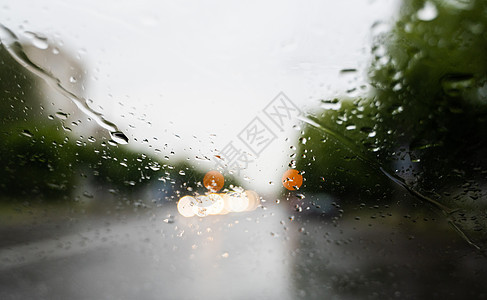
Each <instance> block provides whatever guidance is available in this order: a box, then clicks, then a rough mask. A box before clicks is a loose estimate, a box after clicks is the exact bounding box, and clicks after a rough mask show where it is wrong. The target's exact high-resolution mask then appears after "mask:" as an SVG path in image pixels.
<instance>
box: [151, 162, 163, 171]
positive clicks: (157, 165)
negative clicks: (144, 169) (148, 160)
mask: <svg viewBox="0 0 487 300" xmlns="http://www.w3.org/2000/svg"><path fill="white" fill-rule="evenodd" d="M149 168H150V169H151V170H152V171H159V170H160V169H161V165H160V164H158V163H156V162H153V163H152V164H151V165H150V166H149Z"/></svg>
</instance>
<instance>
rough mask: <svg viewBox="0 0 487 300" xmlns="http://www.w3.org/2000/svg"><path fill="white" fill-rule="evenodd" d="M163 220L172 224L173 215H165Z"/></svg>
mask: <svg viewBox="0 0 487 300" xmlns="http://www.w3.org/2000/svg"><path fill="white" fill-rule="evenodd" d="M163 221H164V222H165V223H167V224H172V223H174V216H172V215H168V217H167V218H165V219H164V220H163Z"/></svg>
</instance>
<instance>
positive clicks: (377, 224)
mask: <svg viewBox="0 0 487 300" xmlns="http://www.w3.org/2000/svg"><path fill="white" fill-rule="evenodd" d="M291 215H295V213H292V212H291V211H290V210H289V209H288V208H286V206H284V205H280V206H279V205H274V206H273V205H269V206H268V207H267V208H266V209H265V210H264V209H262V208H258V209H257V210H255V211H253V212H247V213H241V214H229V215H225V216H212V217H207V218H203V219H200V218H182V217H179V216H178V215H177V212H176V211H175V207H164V208H161V209H149V210H146V211H142V212H139V213H136V214H126V215H125V214H119V215H118V216H111V217H107V216H97V217H94V216H91V217H86V216H85V217H82V218H81V217H80V218H79V219H76V218H75V219H71V220H70V221H66V220H64V221H63V222H60V223H56V224H52V226H48V227H45V228H43V227H42V226H41V225H37V228H36V226H31V227H28V226H27V227H25V228H23V229H22V230H20V231H18V232H16V231H15V230H14V228H11V230H10V235H8V234H6V233H7V232H9V230H8V228H7V229H5V230H3V231H2V232H3V235H4V237H5V238H4V239H2V245H1V248H0V299H296V298H301V299H390V298H401V299H425V298H443V299H458V298H459V297H460V298H463V297H469V298H475V299H482V298H485V297H486V296H487V293H486V291H487V288H486V287H485V286H484V278H487V277H486V276H487V261H486V259H485V258H484V257H482V256H481V255H480V254H479V253H478V252H476V251H475V250H473V249H472V248H471V247H469V246H468V245H467V244H466V243H465V242H464V241H463V240H462V239H461V238H459V237H458V235H456V234H454V233H453V232H452V231H451V229H450V228H448V227H447V226H443V225H442V223H441V222H434V223H429V224H426V225H425V224H415V225H410V224H408V225H401V226H398V225H397V224H396V225H393V224H392V225H391V224H390V223H384V222H383V221H380V220H378V221H371V220H364V219H363V218H362V219H360V220H356V219H353V218H351V219H343V220H342V221H339V222H338V223H333V222H332V221H331V220H330V219H329V218H321V217H317V216H307V215H305V214H303V215H302V216H298V217H296V218H295V219H294V220H293V221H291V220H290V216H291ZM394 224H395V223H394ZM425 226H429V227H426V229H427V230H425ZM15 232H16V233H15Z"/></svg>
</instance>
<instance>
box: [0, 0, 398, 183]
mask: <svg viewBox="0 0 487 300" xmlns="http://www.w3.org/2000/svg"><path fill="white" fill-rule="evenodd" d="M396 11H397V1H387V0H382V1H379V0H377V1H365V0H355V1H196V0H193V1H137V2H136V1H81V2H80V1H19V0H13V1H9V0H6V1H3V4H2V7H1V8H0V17H1V20H2V21H1V22H2V23H3V24H4V25H6V26H7V27H9V28H10V29H12V30H13V31H14V32H15V33H17V34H20V35H21V34H22V32H24V31H33V32H38V33H42V34H43V35H45V36H46V37H47V38H48V39H49V40H50V42H51V43H54V44H56V45H58V47H59V48H60V49H61V50H68V51H71V52H73V53H75V54H76V55H77V56H79V59H80V61H81V62H82V63H83V64H84V65H86V68H87V70H88V79H87V82H86V87H87V90H86V94H85V96H86V97H88V98H90V99H92V100H93V107H94V108H96V109H97V110H98V111H99V112H101V113H103V114H104V115H105V116H106V118H107V119H108V120H110V121H112V122H114V123H116V124H117V125H118V126H119V127H120V128H121V129H123V131H124V132H125V133H126V134H127V136H128V137H129V138H130V139H131V142H130V145H132V146H136V147H147V146H148V145H149V144H150V145H151V146H152V148H151V149H154V148H159V149H163V145H164V144H167V145H168V147H167V148H166V149H165V150H164V151H174V152H175V153H176V156H178V157H190V158H191V159H192V160H193V158H194V157H195V156H197V155H198V156H200V157H202V156H208V157H211V156H212V155H215V154H217V152H218V151H219V150H221V149H223V148H224V147H225V146H226V145H228V143H229V142H232V141H233V142H232V143H233V144H234V145H235V147H237V148H238V149H240V150H242V151H244V150H247V151H248V149H246V146H245V145H244V144H243V143H242V141H241V140H239V139H238V137H237V135H238V134H239V133H240V132H241V131H242V130H243V129H244V128H246V126H247V125H248V124H249V122H251V121H252V120H254V118H256V117H257V118H259V119H260V120H261V121H263V122H264V123H266V125H267V126H268V127H269V130H270V131H272V132H273V133H274V134H275V136H276V139H275V140H273V141H272V142H271V143H270V144H269V145H268V146H267V147H266V148H265V149H264V150H263V151H262V152H261V153H259V155H258V157H257V155H255V154H254V159H255V162H254V163H252V164H251V165H250V166H249V168H248V170H247V171H246V172H244V173H243V174H242V176H246V178H247V180H249V184H250V185H251V186H255V188H256V189H260V188H270V189H272V186H271V187H269V181H276V180H277V181H279V179H280V177H281V174H282V172H283V170H284V169H285V167H286V166H287V163H288V162H289V154H290V153H292V150H290V149H289V145H292V144H295V142H294V141H295V140H296V136H297V135H298V134H299V131H296V130H293V129H292V128H291V127H292V126H291V125H294V124H298V122H294V123H292V122H291V123H292V124H291V123H289V124H287V125H289V126H286V127H285V131H283V132H282V131H280V130H279V128H278V127H277V126H275V124H272V122H271V121H270V120H269V119H266V116H265V114H263V112H262V110H263V109H264V107H266V105H267V104H268V103H269V102H270V101H271V100H272V99H273V98H274V97H275V96H276V95H277V94H278V93H279V92H284V93H285V94H286V95H287V96H288V97H289V99H290V100H291V101H292V102H293V103H295V104H296V105H297V106H298V107H299V108H300V109H301V110H303V111H306V110H310V109H312V108H313V107H316V105H317V103H318V102H317V101H318V100H319V99H322V98H330V97H333V96H336V95H339V94H343V92H344V91H345V90H346V89H349V88H350V87H354V86H356V85H357V82H360V81H361V79H360V78H358V79H355V78H354V77H360V74H361V73H360V72H358V73H357V74H355V75H347V76H340V74H339V71H340V70H341V69H344V68H357V69H359V70H362V71H364V70H365V69H366V66H367V59H369V47H370V35H371V26H372V24H373V23H374V22H377V21H387V20H389V19H390V18H391V17H392V16H394V14H395V13H396ZM129 125H130V126H129ZM154 137H155V138H157V140H155V139H154ZM134 138H136V139H137V142H136V141H134ZM286 138H288V139H289V140H288V141H286ZM144 139H147V140H148V141H149V143H146V144H144V143H142V141H143V140H144ZM215 149H216V151H215ZM154 154H155V155H164V154H165V153H164V152H161V153H154ZM193 162H198V163H199V164H201V165H202V166H203V167H205V168H212V165H213V164H214V163H213V162H212V163H203V162H201V161H198V160H193Z"/></svg>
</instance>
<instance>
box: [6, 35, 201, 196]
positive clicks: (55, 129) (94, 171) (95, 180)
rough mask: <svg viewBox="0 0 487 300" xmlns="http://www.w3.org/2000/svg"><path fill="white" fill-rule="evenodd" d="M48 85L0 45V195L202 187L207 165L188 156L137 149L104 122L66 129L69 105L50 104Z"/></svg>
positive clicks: (167, 192) (169, 190)
mask: <svg viewBox="0 0 487 300" xmlns="http://www.w3.org/2000/svg"><path fill="white" fill-rule="evenodd" d="M45 87H46V85H45V84H44V82H43V80H42V79H40V78H39V77H37V76H35V75H33V74H32V73H31V72H29V71H28V70H26V69H25V68H24V67H22V66H21V65H20V64H19V63H17V62H16V61H15V59H13V58H12V56H11V54H10V53H9V52H8V51H7V49H6V48H5V45H3V44H1V45H0V202H9V201H17V200H19V201H33V200H39V201H41V202H45V201H51V202H52V201H66V200H72V199H73V195H74V194H75V191H76V190H77V189H78V191H76V192H77V194H84V195H89V197H93V196H95V197H96V193H97V191H98V192H99V191H100V190H104V191H111V192H113V193H114V194H118V195H124V197H126V196H129V198H130V194H131V193H132V192H140V191H143V190H144V189H148V188H149V189H153V190H154V189H155V190H156V192H152V193H151V194H152V195H156V196H157V197H162V198H164V197H169V196H170V195H171V196H172V197H170V198H174V195H177V194H179V193H185V192H186V193H190V192H191V191H192V190H194V191H198V190H201V189H202V187H201V185H200V183H199V182H200V181H202V179H203V176H204V172H202V171H200V170H198V169H197V168H195V166H192V165H191V164H190V163H188V162H185V161H180V162H174V161H168V160H166V159H164V158H162V157H161V158H159V157H154V155H153V156H151V155H148V154H147V153H141V152H136V151H134V150H131V149H132V147H130V146H127V145H118V144H116V143H115V142H113V141H111V140H110V136H109V135H108V134H107V133H104V132H103V131H102V130H100V132H102V133H99V134H94V135H95V136H91V135H90V133H89V132H88V133H87V135H86V136H84V135H79V131H78V132H76V133H74V132H70V129H67V127H68V125H69V126H70V127H72V125H70V124H65V123H66V122H64V120H63V118H66V117H67V115H68V114H67V113H63V112H62V111H61V112H60V115H59V116H56V113H52V111H50V112H48V109H47V108H49V106H56V103H55V101H54V102H53V100H52V99H53V98H54V97H53V95H52V94H53V93H54V94H55V93H56V92H55V91H50V90H48V89H46V88H45ZM58 96H59V95H58ZM63 101H68V102H69V101H70V100H69V99H64V100H63ZM58 117H59V118H58ZM85 119H86V118H85ZM93 123H94V122H93ZM81 132H82V130H81ZM90 186H91V190H86V191H85V190H84V189H90V188H89V187H90ZM79 189H82V190H79ZM157 191H158V192H157ZM93 194H94V195H93ZM158 200H167V199H158Z"/></svg>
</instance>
